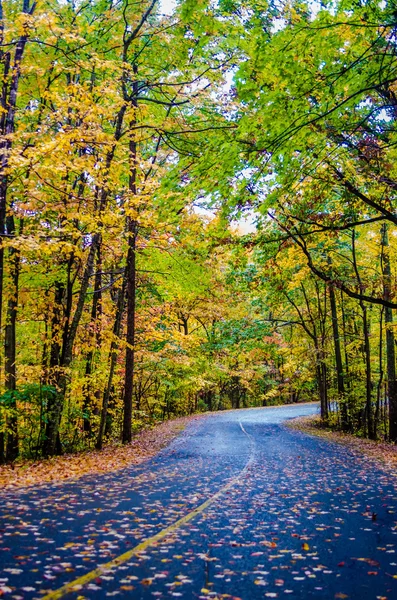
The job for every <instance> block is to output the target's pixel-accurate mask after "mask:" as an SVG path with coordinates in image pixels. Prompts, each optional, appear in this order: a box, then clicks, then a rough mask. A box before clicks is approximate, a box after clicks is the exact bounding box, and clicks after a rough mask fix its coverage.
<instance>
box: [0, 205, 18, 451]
mask: <svg viewBox="0 0 397 600" xmlns="http://www.w3.org/2000/svg"><path fill="white" fill-rule="evenodd" d="M22 228H23V224H22V220H21V222H20V234H22ZM7 233H8V235H10V236H13V237H14V236H15V222H14V217H13V216H9V217H7ZM20 260H21V257H20V252H19V250H17V249H16V248H11V249H10V252H9V261H10V279H11V290H10V297H9V299H8V305H7V318H6V327H5V343H4V358H5V365H4V371H5V387H6V390H9V391H12V392H14V391H15V390H16V322H17V308H18V293H19V272H20ZM9 407H10V409H11V413H10V415H9V416H8V419H7V430H8V433H7V450H6V460H7V461H13V460H15V459H16V458H17V456H18V416H17V402H16V398H15V397H14V399H13V401H12V403H11V405H10V406H9Z"/></svg>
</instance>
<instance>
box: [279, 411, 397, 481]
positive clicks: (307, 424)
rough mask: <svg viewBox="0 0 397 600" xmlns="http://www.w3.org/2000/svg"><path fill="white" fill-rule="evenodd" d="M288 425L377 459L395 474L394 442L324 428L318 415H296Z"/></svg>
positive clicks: (396, 464) (396, 461)
mask: <svg viewBox="0 0 397 600" xmlns="http://www.w3.org/2000/svg"><path fill="white" fill-rule="evenodd" d="M288 427H290V428H292V429H297V430H299V431H303V432H305V433H308V434H310V435H316V436H319V437H322V438H324V439H326V440H329V441H330V442H337V443H339V444H343V445H344V446H346V447H348V448H350V449H351V450H353V451H356V452H358V453H359V454H360V455H362V456H367V457H368V458H370V459H371V460H375V461H379V462H380V463H381V465H382V467H387V468H388V469H390V470H391V471H392V472H393V475H395V476H397V446H396V445H395V444H390V443H388V442H384V441H374V440H368V439H366V438H358V437H356V436H354V435H351V434H348V433H342V432H340V431H334V430H332V429H328V428H325V427H323V426H322V425H321V420H320V417H319V416H318V415H315V416H312V415H310V416H305V417H298V418H296V419H293V420H292V421H289V422H288Z"/></svg>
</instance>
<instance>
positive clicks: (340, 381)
mask: <svg viewBox="0 0 397 600" xmlns="http://www.w3.org/2000/svg"><path fill="white" fill-rule="evenodd" d="M328 289H329V299H330V305H331V318H332V333H333V338H334V351H335V363H336V382H337V387H338V397H339V402H340V405H341V418H342V429H343V430H344V431H346V430H347V429H348V428H349V419H348V414H347V406H346V398H345V382H344V377H343V363H342V353H341V348H340V337H339V325H338V313H337V310H336V299H335V290H334V288H333V286H332V285H330V286H329V288H328Z"/></svg>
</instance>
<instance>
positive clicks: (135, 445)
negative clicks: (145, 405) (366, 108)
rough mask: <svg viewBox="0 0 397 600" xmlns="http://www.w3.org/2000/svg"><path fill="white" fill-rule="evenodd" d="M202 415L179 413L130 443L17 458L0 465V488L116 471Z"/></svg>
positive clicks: (147, 456) (140, 458)
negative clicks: (178, 416)
mask: <svg viewBox="0 0 397 600" xmlns="http://www.w3.org/2000/svg"><path fill="white" fill-rule="evenodd" d="M201 418H203V416H202V415H197V414H196V415H191V416H189V417H180V418H178V419H173V420H169V421H164V422H163V423H159V424H158V425H155V426H154V427H152V428H150V429H145V430H143V431H141V432H140V433H138V434H137V435H136V436H134V438H133V440H132V442H131V444H128V445H125V446H122V445H121V444H109V445H108V446H105V447H104V448H103V450H90V451H85V452H80V453H74V454H64V455H62V456H55V457H53V458H49V459H39V460H21V461H17V462H16V463H14V464H12V465H10V464H7V465H1V466H0V489H2V490H7V489H8V490H10V489H16V488H26V487H30V486H34V485H40V484H42V483H59V482H61V481H65V480H70V479H79V478H80V477H83V476H84V475H92V474H102V473H110V472H114V471H118V470H119V469H123V468H126V467H129V466H130V465H139V464H141V463H143V462H145V461H147V460H149V459H150V458H153V457H154V456H155V455H156V454H158V452H160V450H163V449H164V448H166V447H167V446H168V445H169V444H170V443H171V442H172V441H173V440H174V439H175V438H176V437H178V436H179V435H180V434H181V433H182V432H183V431H184V429H185V428H186V427H187V425H189V424H190V423H192V422H194V421H198V420H199V419H201Z"/></svg>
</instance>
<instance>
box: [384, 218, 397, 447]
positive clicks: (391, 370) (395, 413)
mask: <svg viewBox="0 0 397 600" xmlns="http://www.w3.org/2000/svg"><path fill="white" fill-rule="evenodd" d="M388 246H389V237H388V226H387V224H386V223H384V224H383V225H382V271H383V298H384V299H385V300H391V297H392V293H391V268H390V259H389V253H388ZM392 323H393V311H392V309H391V308H389V307H387V306H386V307H385V324H386V371H387V391H388V397H389V439H390V441H392V442H395V443H397V381H396V353H395V346H394V334H393V330H392Z"/></svg>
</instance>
